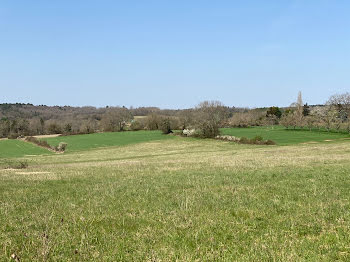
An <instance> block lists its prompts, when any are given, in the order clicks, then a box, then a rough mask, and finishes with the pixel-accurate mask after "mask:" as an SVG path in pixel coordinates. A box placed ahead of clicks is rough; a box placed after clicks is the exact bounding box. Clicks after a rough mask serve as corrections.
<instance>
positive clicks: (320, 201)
mask: <svg viewBox="0 0 350 262" xmlns="http://www.w3.org/2000/svg"><path fill="white" fill-rule="evenodd" d="M1 142H2V141H1ZM14 160H18V161H27V162H28V164H29V167H28V168H25V169H19V170H15V169H2V170H1V169H0V217H1V219H0V261H16V259H11V256H14V257H15V258H18V260H17V261H293V262H294V261H350V249H349V246H350V201H349V199H350V152H349V142H348V141H339V142H338V143H317V144H312V145H310V144H304V145H292V146H291V145H289V146H255V145H241V144H236V143H229V142H224V141H215V140H209V139H205V140H200V139H186V138H178V139H163V140H160V141H153V142H152V141H151V142H147V143H137V144H129V145H125V146H123V147H106V148H96V149H92V150H85V151H80V152H71V153H70V154H52V155H45V156H36V157H35V158H33V157H30V156H26V157H22V158H15V159H14Z"/></svg>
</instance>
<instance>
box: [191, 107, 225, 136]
mask: <svg viewBox="0 0 350 262" xmlns="http://www.w3.org/2000/svg"><path fill="white" fill-rule="evenodd" d="M195 115H196V120H195V122H196V124H195V125H196V127H197V128H198V129H199V130H200V131H201V133H202V136H203V137H208V138H210V137H215V136H217V135H219V134H220V131H219V128H220V125H221V124H222V123H223V122H224V121H225V120H226V119H227V118H228V115H229V114H228V110H227V107H225V106H224V105H223V104H222V103H221V102H219V101H204V102H202V103H200V104H199V105H198V106H197V107H196V110H195Z"/></svg>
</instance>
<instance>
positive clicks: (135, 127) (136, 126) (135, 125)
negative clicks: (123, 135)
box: [130, 121, 144, 131]
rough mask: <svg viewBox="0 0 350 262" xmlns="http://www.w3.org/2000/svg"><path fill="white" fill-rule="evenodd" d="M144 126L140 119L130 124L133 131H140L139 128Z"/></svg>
mask: <svg viewBox="0 0 350 262" xmlns="http://www.w3.org/2000/svg"><path fill="white" fill-rule="evenodd" d="M143 128H144V126H143V125H142V124H141V122H139V121H133V122H132V123H131V125H130V129H131V130H132V131H138V130H141V129H143Z"/></svg>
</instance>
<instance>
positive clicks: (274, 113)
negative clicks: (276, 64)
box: [0, 93, 350, 138]
mask: <svg viewBox="0 0 350 262" xmlns="http://www.w3.org/2000/svg"><path fill="white" fill-rule="evenodd" d="M264 125H283V126H285V127H286V128H306V129H309V130H312V129H315V128H317V129H323V130H327V131H337V132H340V131H341V132H350V94H349V93H345V94H340V95H333V96H331V97H330V98H329V100H328V101H327V102H326V103H325V104H324V105H308V104H307V103H303V100H302V96H301V93H299V94H298V97H297V101H296V102H295V103H293V104H292V105H290V106H289V107H285V108H279V107H276V106H272V107H268V108H256V109H249V108H236V107H227V106H225V105H223V104H222V103H220V102H218V101H205V102H202V103H200V104H199V105H198V106H196V107H194V108H190V109H178V110H173V109H160V108H157V107H138V108H132V107H131V108H126V107H109V106H106V107H104V108H96V107H90V106H86V107H71V106H46V105H32V104H22V103H14V104H8V103H4V104H0V137H2V138H17V137H19V136H34V135H46V134H63V135H74V134H86V133H95V132H120V131H127V130H132V131H137V130H142V129H148V130H157V129H159V130H163V132H164V133H167V132H170V131H171V130H184V129H189V128H196V129H197V130H202V132H203V134H204V135H205V136H207V137H212V136H214V135H217V134H218V129H219V128H220V127H249V126H264Z"/></svg>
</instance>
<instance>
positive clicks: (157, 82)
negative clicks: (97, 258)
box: [0, 0, 350, 108]
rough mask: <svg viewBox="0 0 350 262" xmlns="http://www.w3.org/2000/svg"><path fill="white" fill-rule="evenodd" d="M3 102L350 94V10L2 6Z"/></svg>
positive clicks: (319, 0)
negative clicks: (299, 92)
mask: <svg viewBox="0 0 350 262" xmlns="http://www.w3.org/2000/svg"><path fill="white" fill-rule="evenodd" d="M0 38H1V39H0V103H3V102H25V103H34V104H47V105H78V106H82V105H93V106H105V105H125V106H131V105H132V106H151V105H153V106H159V107H161V108H184V107H191V106H194V105H196V104H197V103H198V102H200V101H202V100H220V101H222V102H223V103H224V104H226V105H229V106H248V107H258V106H270V105H278V106H287V105H289V104H290V103H291V102H293V101H294V100H296V97H297V93H298V91H299V90H300V91H302V93H303V97H304V101H306V102H309V103H311V104H315V103H323V102H325V101H326V100H327V98H328V97H329V96H330V95H331V94H334V93H341V92H346V91H350V1H348V0H344V1H340V0H328V1H326V0H307V1H306V0H298V1H297V0H290V1H287V0H286V1H281V0H275V1H272V0H271V1H268V0H266V1H261V0H255V1H254V0H250V1H249V0H241V1H232V0H227V1H224V0H218V1H213V0H207V1H206V0H198V1H197V0H176V1H170V0H169V1H167V0H159V1H152V0H147V1H146V0H139V1H133V0H130V1H129V0H126V1H118V0H111V1H104V0H95V1H89V0H81V1H79V0H74V1H73V0H69V1H68V0H56V1H54V0H52V1H48V0H45V1H41V0H36V1H27V0H22V1H19V0H18V1H16V0H3V1H1V3H0Z"/></svg>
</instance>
